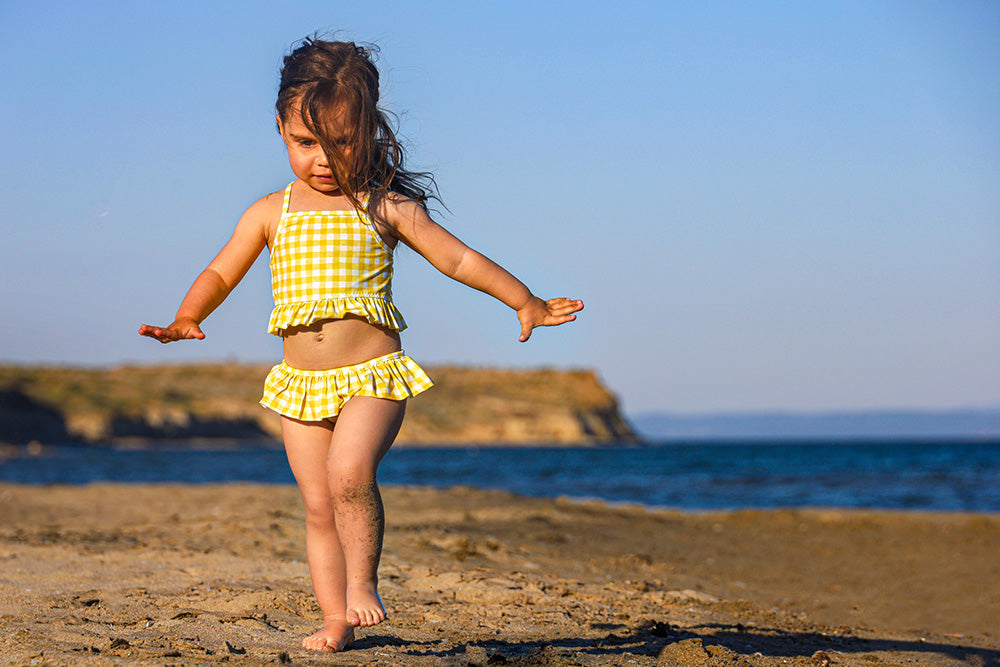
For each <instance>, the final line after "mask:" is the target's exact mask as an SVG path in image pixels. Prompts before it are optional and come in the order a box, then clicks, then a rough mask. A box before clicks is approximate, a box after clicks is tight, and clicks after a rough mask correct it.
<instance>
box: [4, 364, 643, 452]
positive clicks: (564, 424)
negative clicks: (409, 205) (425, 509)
mask: <svg viewBox="0 0 1000 667" xmlns="http://www.w3.org/2000/svg"><path fill="white" fill-rule="evenodd" d="M268 369H269V366H264V365H248V364H234V363H219V364H177V365H159V366H140V365H135V366H119V367H113V368H80V367H59V366H15V365H7V366H0V443H8V444H26V443H29V442H41V443H43V444H49V443H65V442H79V443H84V444H130V445H137V446H141V445H144V444H149V443H152V442H154V441H162V440H170V441H190V442H200V441H212V440H215V441H232V442H240V441H261V440H270V441H278V440H279V439H280V428H279V423H278V417H277V416H276V415H275V414H274V413H272V412H270V411H269V410H266V409H264V408H262V407H261V406H259V405H258V404H257V401H258V399H259V398H260V391H261V387H262V384H263V380H264V376H265V375H266V374H267V371H268ZM428 373H429V374H430V375H431V377H432V378H433V379H434V382H435V386H434V388H433V389H431V390H430V391H428V392H425V393H424V394H422V395H420V396H418V397H416V398H415V399H413V400H411V401H410V403H409V405H408V406H407V416H406V421H405V422H404V424H403V429H402V431H401V432H400V434H399V438H398V439H397V442H398V443H400V444H404V445H461V444H469V445H479V444H504V445H526V444H540V443H546V444H560V445H581V444H606V443H612V442H619V441H634V440H637V439H638V438H637V436H636V434H635V433H634V432H633V430H632V428H631V427H630V426H629V424H628V423H627V422H626V420H625V419H624V417H623V416H622V415H621V413H620V411H619V407H618V401H617V398H616V397H615V396H614V394H612V393H611V392H610V391H609V390H608V389H607V388H606V387H605V386H604V385H603V384H602V382H601V381H600V379H599V378H598V376H597V374H596V373H595V372H593V371H590V370H555V369H548V368H542V369H492V368H474V367H459V366H441V367H436V368H435V367H430V368H428Z"/></svg>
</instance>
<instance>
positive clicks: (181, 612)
mask: <svg viewBox="0 0 1000 667" xmlns="http://www.w3.org/2000/svg"><path fill="white" fill-rule="evenodd" d="M384 491H385V493H384V495H385V501H386V508H387V516H388V529H387V535H386V546H385V553H384V556H383V564H382V569H381V577H382V582H381V590H382V594H383V597H384V598H385V602H386V606H387V609H388V612H389V618H388V620H387V621H386V622H385V623H383V624H382V625H380V626H377V627H374V628H369V629H363V630H361V631H360V632H359V639H358V641H357V643H356V645H355V647H354V648H353V649H352V650H350V651H348V652H346V653H343V654H336V655H334V654H317V653H313V652H309V651H306V650H304V649H302V648H301V647H300V646H301V645H300V642H301V638H302V636H304V635H306V634H308V633H311V632H312V631H314V630H315V628H316V627H317V622H318V619H319V610H318V608H317V607H316V605H315V603H314V600H313V597H312V593H311V590H310V583H309V575H308V571H307V567H306V563H305V556H304V527H303V519H302V508H301V504H300V501H299V497H298V492H297V490H296V489H295V488H294V487H286V486H250V485H224V486H128V485H113V486H87V487H24V486H13V485H0V663H2V664H5V665H25V666H27V665H135V664H141V665H147V664H148V665H207V664H218V663H230V664H239V665H258V664H276V665H277V664H292V665H307V664H309V665H322V664H331V665H355V664H361V665H369V664H370V665H376V664H377V665H463V666H464V665H653V664H658V665H813V666H819V665H865V666H870V665H904V664H913V665H933V666H937V665H1000V555H998V554H1000V516H996V515H965V514H923V513H902V512H865V511H832V510H831V511H826V510H811V511H792V510H778V511H742V512H726V513H715V512H713V513H688V512H671V511H647V510H644V509H641V508H637V507H609V506H606V505H602V504H598V503H580V502H572V501H567V500H540V499H530V498H522V497H517V496H512V495H509V494H506V493H500V492H486V491H480V490H474V489H467V488H457V489H451V490H446V491H439V490H431V489H424V488H407V487H389V488H386V489H385V490H384Z"/></svg>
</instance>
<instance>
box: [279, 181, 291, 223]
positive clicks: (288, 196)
mask: <svg viewBox="0 0 1000 667" xmlns="http://www.w3.org/2000/svg"><path fill="white" fill-rule="evenodd" d="M290 201H292V184H291V183H289V184H288V187H287V188H285V198H284V199H283V200H282V202H281V215H284V214H286V213H288V203H289V202H290Z"/></svg>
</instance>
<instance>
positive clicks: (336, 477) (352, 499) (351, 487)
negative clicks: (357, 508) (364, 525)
mask: <svg viewBox="0 0 1000 667" xmlns="http://www.w3.org/2000/svg"><path fill="white" fill-rule="evenodd" d="M330 491H331V492H332V494H333V499H334V502H335V503H358V502H370V500H371V499H372V498H373V497H375V496H377V495H378V484H377V483H376V481H375V474H374V472H369V471H367V470H364V469H347V470H337V471H333V472H332V474H331V476H330Z"/></svg>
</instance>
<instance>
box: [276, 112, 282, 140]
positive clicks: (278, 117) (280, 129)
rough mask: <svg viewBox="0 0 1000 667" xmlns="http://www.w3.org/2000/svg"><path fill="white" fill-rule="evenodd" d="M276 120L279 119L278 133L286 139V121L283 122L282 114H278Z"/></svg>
mask: <svg viewBox="0 0 1000 667" xmlns="http://www.w3.org/2000/svg"><path fill="white" fill-rule="evenodd" d="M274 120H276V121H278V134H280V135H281V138H282V139H284V138H285V125H284V123H282V122H281V114H278V115H277V116H275V117H274Z"/></svg>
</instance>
